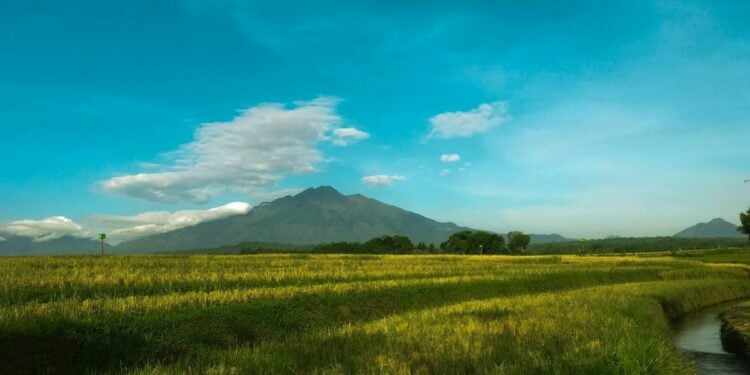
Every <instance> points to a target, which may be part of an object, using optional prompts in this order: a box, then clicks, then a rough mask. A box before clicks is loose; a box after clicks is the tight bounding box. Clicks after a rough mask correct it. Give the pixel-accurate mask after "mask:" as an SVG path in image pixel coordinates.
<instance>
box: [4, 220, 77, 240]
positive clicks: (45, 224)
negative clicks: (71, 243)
mask: <svg viewBox="0 0 750 375" xmlns="http://www.w3.org/2000/svg"><path fill="white" fill-rule="evenodd" d="M0 231H1V232H3V233H7V234H11V235H14V236H22V237H31V238H33V239H34V241H35V242H42V241H49V240H54V239H56V238H60V237H63V236H73V237H88V236H90V233H89V232H88V231H85V230H83V228H82V227H81V226H80V225H78V224H76V223H75V222H73V220H70V219H68V218H67V217H65V216H52V217H48V218H46V219H42V220H18V221H13V222H10V223H7V224H2V225H0Z"/></svg>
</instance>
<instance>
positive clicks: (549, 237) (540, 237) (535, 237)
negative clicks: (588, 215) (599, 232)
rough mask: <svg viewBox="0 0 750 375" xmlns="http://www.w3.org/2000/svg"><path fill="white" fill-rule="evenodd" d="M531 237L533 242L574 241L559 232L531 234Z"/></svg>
mask: <svg viewBox="0 0 750 375" xmlns="http://www.w3.org/2000/svg"><path fill="white" fill-rule="evenodd" d="M529 236H530V237H531V243H551V242H567V241H574V240H571V239H570V238H565V237H563V236H561V235H559V234H557V233H553V234H529Z"/></svg>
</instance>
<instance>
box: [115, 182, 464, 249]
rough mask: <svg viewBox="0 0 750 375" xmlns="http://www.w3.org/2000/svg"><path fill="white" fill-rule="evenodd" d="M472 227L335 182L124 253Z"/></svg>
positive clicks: (432, 236) (435, 233) (436, 238)
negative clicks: (342, 188) (341, 188)
mask: <svg viewBox="0 0 750 375" xmlns="http://www.w3.org/2000/svg"><path fill="white" fill-rule="evenodd" d="M461 230H469V228H465V227H460V226H458V225H456V224H454V223H441V222H438V221H435V220H432V219H429V218H426V217H424V216H422V215H419V214H416V213H414V212H410V211H406V210H403V209H401V208H398V207H395V206H391V205H388V204H385V203H383V202H380V201H377V200H375V199H371V198H367V197H365V196H363V195H360V194H354V195H343V194H341V193H339V192H338V191H337V190H336V189H334V188H332V187H330V186H321V187H318V188H310V189H307V190H305V191H303V192H301V193H299V194H297V195H295V196H286V197H283V198H279V199H276V200H274V201H272V202H268V203H263V204H260V205H258V206H257V207H255V208H253V209H252V210H251V211H250V212H248V213H247V214H243V215H236V216H231V217H227V218H224V219H219V220H215V221H209V222H204V223H200V224H197V225H194V226H190V227H186V228H182V229H178V230H175V231H171V232H167V233H161V234H156V235H152V236H147V237H143V238H139V239H135V240H132V241H127V242H123V243H121V244H120V245H118V246H117V251H118V252H131V253H132V252H155V251H160V252H161V251H180V250H194V249H208V248H215V247H221V246H231V245H235V244H239V243H242V242H266V243H285V244H289V243H292V244H300V245H311V244H319V243H327V242H339V241H367V240H369V239H371V238H373V237H377V236H383V235H396V234H398V235H405V236H408V237H409V238H411V239H412V241H414V242H415V243H416V242H419V241H424V242H430V243H435V244H438V243H440V242H442V241H445V240H446V239H447V238H448V237H449V236H450V235H451V234H452V233H454V232H458V231H461Z"/></svg>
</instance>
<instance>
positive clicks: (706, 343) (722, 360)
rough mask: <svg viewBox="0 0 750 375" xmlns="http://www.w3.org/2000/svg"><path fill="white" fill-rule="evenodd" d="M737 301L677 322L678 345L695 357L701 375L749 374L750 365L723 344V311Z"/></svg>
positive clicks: (702, 311)
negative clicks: (728, 350)
mask: <svg viewBox="0 0 750 375" xmlns="http://www.w3.org/2000/svg"><path fill="white" fill-rule="evenodd" d="M735 304H736V303H731V304H722V305H719V306H715V307H711V308H707V309H703V310H700V311H697V312H695V313H692V314H690V315H688V316H686V317H685V318H684V319H682V320H681V321H680V322H678V323H677V324H676V325H675V332H676V337H675V341H676V344H677V347H678V348H680V350H682V351H683V352H684V353H685V354H686V355H688V356H689V357H690V358H692V359H693V363H694V364H695V369H696V371H697V372H698V374H699V375H704V374H706V375H707V374H711V375H714V374H716V375H728V374H731V375H735V374H737V375H740V374H741V375H748V374H750V365H748V363H746V362H744V361H742V360H741V359H740V358H739V357H737V356H736V355H734V354H732V353H727V352H726V351H724V349H723V348H722V346H721V319H720V318H719V314H721V313H722V312H724V311H726V310H728V309H729V308H731V307H732V306H734V305H735Z"/></svg>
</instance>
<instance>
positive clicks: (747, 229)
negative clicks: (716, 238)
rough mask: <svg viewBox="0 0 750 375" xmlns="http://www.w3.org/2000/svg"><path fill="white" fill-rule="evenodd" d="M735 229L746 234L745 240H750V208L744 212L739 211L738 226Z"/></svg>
mask: <svg viewBox="0 0 750 375" xmlns="http://www.w3.org/2000/svg"><path fill="white" fill-rule="evenodd" d="M737 230H738V231H740V233H744V234H746V235H747V240H748V241H750V208H748V209H747V211H746V212H740V226H739V227H738V228H737Z"/></svg>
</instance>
